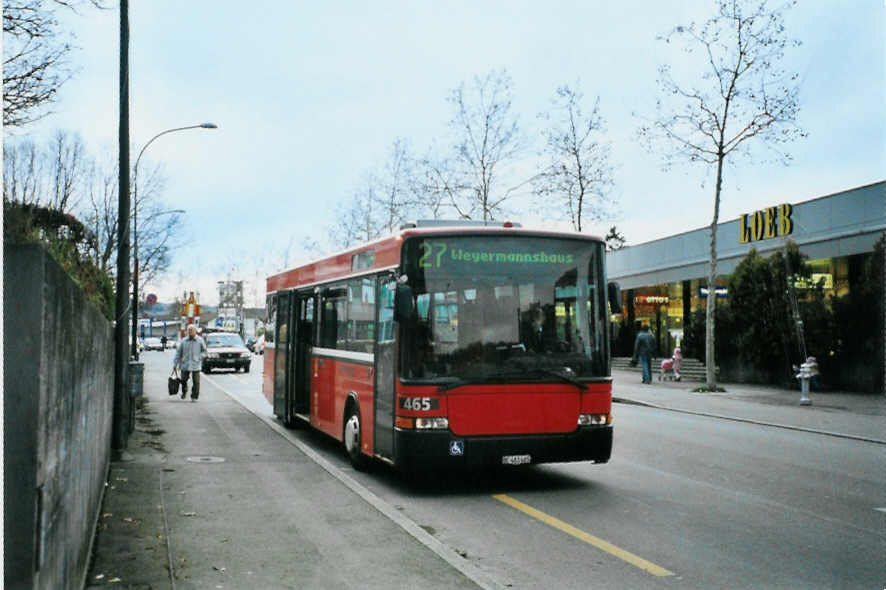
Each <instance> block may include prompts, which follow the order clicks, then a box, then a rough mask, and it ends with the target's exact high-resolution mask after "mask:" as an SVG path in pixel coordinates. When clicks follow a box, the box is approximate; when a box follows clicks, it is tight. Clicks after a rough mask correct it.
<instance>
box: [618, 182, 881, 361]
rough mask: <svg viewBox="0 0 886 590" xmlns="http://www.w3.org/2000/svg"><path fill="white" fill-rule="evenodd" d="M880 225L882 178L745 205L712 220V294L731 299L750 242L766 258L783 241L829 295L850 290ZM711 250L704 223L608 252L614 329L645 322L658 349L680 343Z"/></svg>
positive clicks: (702, 288) (697, 304) (698, 302)
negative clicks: (617, 295) (729, 285)
mask: <svg viewBox="0 0 886 590" xmlns="http://www.w3.org/2000/svg"><path fill="white" fill-rule="evenodd" d="M884 230H886V182H877V183H873V184H869V185H865V186H860V187H857V188H853V189H849V190H846V191H842V192H839V193H834V194H830V195H825V196H821V197H817V198H813V199H810V200H806V201H801V202H781V203H773V204H771V206H768V207H766V208H764V209H763V210H760V211H748V212H746V213H745V214H743V215H741V216H740V217H739V218H738V219H733V220H731V221H727V222H724V223H721V224H719V225H718V226H717V273H718V275H719V276H718V280H717V285H716V293H717V297H718V298H719V300H721V301H728V298H729V293H728V292H727V290H726V287H725V285H726V278H727V277H728V275H729V274H731V273H732V271H733V270H734V269H735V268H736V266H738V264H739V263H740V262H741V261H742V259H743V258H744V257H745V256H746V255H747V254H748V252H749V251H750V249H751V248H756V250H757V251H758V252H759V253H760V255H761V256H768V255H770V254H772V253H773V252H775V251H776V250H778V249H781V248H783V247H784V246H785V244H786V242H787V240H790V241H792V242H794V243H795V244H797V245H798V246H799V248H800V251H801V252H802V253H803V254H805V255H806V256H808V260H807V264H808V265H809V266H811V268H812V273H813V275H812V278H813V280H815V281H818V280H823V281H824V288H825V292H826V293H827V294H837V295H843V294H845V293H848V292H849V291H850V290H851V289H852V286H853V284H854V282H855V281H856V280H857V279H858V276H859V273H860V271H861V269H862V265H863V264H864V261H865V257H866V256H870V254H871V252H872V250H873V247H874V244H875V243H876V241H877V240H878V239H879V238H880V236H881V235H882V234H883V232H884ZM709 251H710V228H707V227H705V228H701V229H697V230H693V231H688V232H685V233H681V234H677V235H673V236H670V237H667V238H662V239H659V240H653V241H651V242H646V243H642V244H638V245H636V246H630V247H626V248H623V249H621V250H616V251H614V252H610V253H609V254H608V255H607V259H606V265H607V272H608V274H609V278H610V280H611V281H615V282H617V283H618V284H619V285H620V287H621V289H622V298H623V310H622V314H621V315H620V316H619V317H617V318H615V319H616V322H615V323H614V325H615V326H616V327H615V330H618V329H619V328H622V329H623V328H624V327H625V326H628V327H634V326H636V325H637V324H638V323H645V324H647V325H649V326H650V328H651V330H652V332H653V333H654V334H655V336H656V340H657V342H658V348H659V351H662V352H664V351H670V350H672V349H673V347H674V346H677V345H679V343H680V341H681V340H682V338H683V334H684V330H685V329H686V328H687V326H686V323H687V322H689V321H691V316H692V313H693V312H694V311H697V310H701V309H704V306H705V302H706V297H707V290H708V284H707V275H708V268H709V260H708V256H709ZM613 339H614V340H616V341H618V333H617V332H616V333H615V334H613ZM624 347H625V346H624V342H623V343H622V349H624ZM615 353H616V354H625V350H621V351H619V350H618V349H617V350H616V351H615Z"/></svg>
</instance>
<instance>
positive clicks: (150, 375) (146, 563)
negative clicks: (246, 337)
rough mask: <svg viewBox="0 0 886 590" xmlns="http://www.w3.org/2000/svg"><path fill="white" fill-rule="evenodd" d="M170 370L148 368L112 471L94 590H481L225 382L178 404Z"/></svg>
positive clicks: (158, 358)
mask: <svg viewBox="0 0 886 590" xmlns="http://www.w3.org/2000/svg"><path fill="white" fill-rule="evenodd" d="M171 359H172V357H171V352H170V353H159V352H157V353H149V354H145V355H143V360H144V361H145V399H146V404H145V406H144V408H143V409H142V410H139V411H138V412H137V418H136V431H135V432H134V433H133V434H132V436H131V437H130V440H129V445H128V448H127V451H126V453H125V454H124V457H123V458H124V459H125V460H120V461H113V462H112V463H111V468H110V473H109V480H108V485H107V487H106V491H105V498H104V503H103V507H102V511H101V512H102V514H101V516H100V518H99V524H98V531H97V536H96V539H95V541H94V547H93V560H92V564H91V566H90V571H89V573H88V577H87V583H86V587H87V588H98V587H105V586H108V587H110V588H113V589H118V590H122V589H124V588H126V589H129V588H132V589H139V590H146V589H153V590H159V589H166V588H171V589H176V590H183V589H192V588H200V589H203V588H209V589H240V588H268V589H272V588H273V589H276V588H316V589H323V590H325V589H327V588H354V589H357V588H360V589H370V590H371V589H380V590H381V589H384V590H390V589H392V588H404V589H412V588H456V589H469V588H470V589H476V588H477V587H478V584H477V583H475V582H474V581H472V580H471V579H469V578H468V577H467V575H466V574H465V573H464V572H465V571H467V570H464V569H459V568H456V567H454V566H453V565H452V564H451V563H449V562H447V560H446V559H444V557H445V556H441V554H440V552H439V551H438V550H437V549H436V548H434V546H433V545H432V544H429V543H427V542H420V541H419V540H418V538H417V536H416V535H415V534H412V533H411V532H409V531H408V530H407V529H404V527H403V526H402V525H398V524H397V523H396V522H395V520H393V519H392V518H390V517H389V516H387V515H384V514H382V512H380V511H379V510H378V509H377V508H376V507H374V506H373V505H372V504H371V503H370V502H368V501H367V500H366V499H365V498H364V497H362V496H361V495H359V494H358V493H355V492H354V491H353V490H352V489H350V488H349V487H348V486H346V485H343V484H342V481H341V480H340V479H337V478H336V477H333V476H332V475H331V474H330V473H329V472H328V471H327V470H325V469H324V468H322V467H321V466H320V465H319V464H318V463H317V462H316V461H315V460H313V459H311V458H309V457H308V456H307V455H306V454H305V453H303V452H302V451H301V450H299V448H297V447H296V446H293V445H292V444H291V443H290V442H289V441H288V440H287V439H286V438H284V437H283V436H281V435H280V434H279V433H278V432H275V429H274V428H272V427H269V425H268V424H266V423H265V422H264V421H263V420H262V419H260V418H259V417H257V416H256V415H254V414H253V413H252V412H250V411H249V410H248V409H247V408H245V407H244V406H243V405H241V403H238V402H237V401H235V400H234V399H233V398H232V397H231V396H229V395H228V394H226V393H225V392H223V391H222V390H221V389H220V388H219V387H217V386H215V385H213V381H215V382H216V383H219V382H220V381H221V380H220V379H219V380H216V379H203V380H202V383H201V388H200V399H199V401H198V402H196V403H191V402H190V401H188V400H181V399H179V398H178V396H174V397H171V396H169V395H168V394H167V391H166V377H167V374H168V371H169V367H170V365H171ZM212 377H216V376H214V375H213V376H212ZM228 382H230V381H228ZM248 396H249V397H254V398H256V399H259V398H260V399H261V401H262V402H264V400H263V398H261V394H260V393H259V392H258V391H257V390H256V391H255V392H249V394H248ZM264 403H266V402H264ZM343 477H347V476H346V475H345V476H343ZM415 528H418V527H417V526H416V527H415ZM419 533H420V534H425V535H427V536H430V535H428V534H427V533H425V532H424V531H421V530H419ZM458 559H459V560H462V561H464V560H463V559H462V558H461V557H458ZM480 586H481V587H490V586H489V585H485V586H484V585H483V584H480Z"/></svg>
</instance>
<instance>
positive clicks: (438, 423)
mask: <svg viewBox="0 0 886 590" xmlns="http://www.w3.org/2000/svg"><path fill="white" fill-rule="evenodd" d="M448 428H449V418H416V419H415V429H416V430H447V429H448Z"/></svg>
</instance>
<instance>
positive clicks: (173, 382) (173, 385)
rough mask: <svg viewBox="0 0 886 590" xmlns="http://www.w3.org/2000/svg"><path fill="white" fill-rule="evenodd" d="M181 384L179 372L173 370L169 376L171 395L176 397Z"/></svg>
mask: <svg viewBox="0 0 886 590" xmlns="http://www.w3.org/2000/svg"><path fill="white" fill-rule="evenodd" d="M181 383H182V382H181V379H179V378H178V371H176V370H175V369H173V370H172V374H171V375H170V376H169V395H176V394H177V393H178V390H179V387H180V386H181Z"/></svg>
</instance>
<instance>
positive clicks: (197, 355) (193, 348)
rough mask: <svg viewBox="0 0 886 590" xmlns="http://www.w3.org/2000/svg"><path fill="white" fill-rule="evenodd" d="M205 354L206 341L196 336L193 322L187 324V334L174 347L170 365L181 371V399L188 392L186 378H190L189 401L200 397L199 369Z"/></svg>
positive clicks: (201, 366)
mask: <svg viewBox="0 0 886 590" xmlns="http://www.w3.org/2000/svg"><path fill="white" fill-rule="evenodd" d="M204 354H206V343H205V342H203V339H202V338H200V337H199V336H197V327H196V326H195V325H193V324H190V325H189V326H188V335H187V337H186V338H183V339H182V340H181V342H179V343H178V346H177V347H176V349H175V360H174V361H172V365H173V366H174V367H175V368H176V369H178V370H179V371H181V376H182V399H185V395H186V394H187V393H188V378H192V379H193V380H194V381H193V385H191V401H192V402H195V401H197V398H198V397H200V369H202V368H203V355H204Z"/></svg>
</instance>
